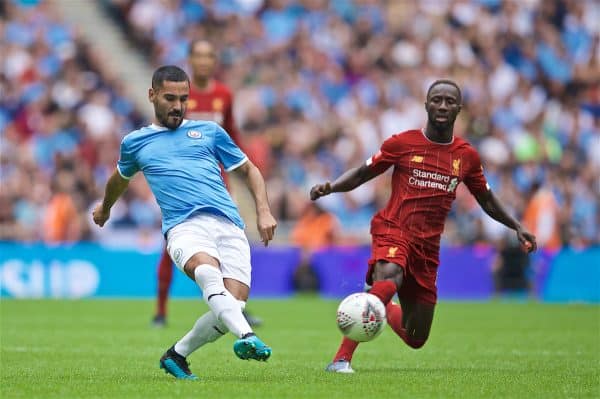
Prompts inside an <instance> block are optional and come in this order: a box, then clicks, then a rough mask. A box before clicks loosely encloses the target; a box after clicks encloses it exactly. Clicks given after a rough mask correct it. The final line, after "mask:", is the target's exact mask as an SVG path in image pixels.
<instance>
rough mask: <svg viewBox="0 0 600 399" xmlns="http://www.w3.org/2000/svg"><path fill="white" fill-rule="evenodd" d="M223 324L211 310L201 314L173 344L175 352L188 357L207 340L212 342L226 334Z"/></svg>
mask: <svg viewBox="0 0 600 399" xmlns="http://www.w3.org/2000/svg"><path fill="white" fill-rule="evenodd" d="M227 331H228V330H227V327H226V326H225V324H223V323H222V322H220V321H219V320H217V317H216V316H215V314H214V313H213V312H212V311H208V312H206V313H204V314H203V315H202V317H200V318H199V319H198V320H196V323H195V324H194V327H192V329H191V330H190V331H189V332H188V333H187V334H185V335H184V336H183V338H181V339H180V340H179V341H177V343H176V344H175V352H177V353H179V354H180V355H181V356H183V357H188V356H189V355H190V354H191V353H192V352H194V351H195V350H196V349H198V348H200V347H201V346H202V345H205V344H207V343H209V342H214V341H216V340H217V339H219V338H221V337H222V336H223V335H225V334H227Z"/></svg>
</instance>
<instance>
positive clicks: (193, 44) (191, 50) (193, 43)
mask: <svg viewBox="0 0 600 399" xmlns="http://www.w3.org/2000/svg"><path fill="white" fill-rule="evenodd" d="M198 43H206V44H208V45H210V47H212V48H213V51H214V49H215V46H214V44H212V42H210V41H208V40H206V39H203V38H201V37H197V38H195V39H193V40H192V41H191V42H190V45H189V47H188V56H190V55H192V54H193V53H194V47H196V45H197V44H198Z"/></svg>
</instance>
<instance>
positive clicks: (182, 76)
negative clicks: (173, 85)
mask: <svg viewBox="0 0 600 399" xmlns="http://www.w3.org/2000/svg"><path fill="white" fill-rule="evenodd" d="M164 81H169V82H188V83H189V82H190V78H189V77H188V75H187V73H185V71H184V70H183V69H181V68H179V67H178V66H175V65H163V66H161V67H160V68H158V69H157V70H156V71H154V74H152V88H153V89H157V88H159V87H162V84H163V82H164Z"/></svg>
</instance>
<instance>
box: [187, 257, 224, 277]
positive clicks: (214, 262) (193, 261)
mask: <svg viewBox="0 0 600 399" xmlns="http://www.w3.org/2000/svg"><path fill="white" fill-rule="evenodd" d="M200 265H210V266H214V267H216V268H217V269H218V268H219V265H220V264H219V260H218V259H216V258H213V257H212V256H210V255H209V254H207V253H206V252H198V253H195V254H194V255H192V257H191V258H190V259H188V261H187V262H185V265H184V266H183V270H184V271H185V274H187V275H188V277H189V278H191V279H192V280H195V276H194V271H195V270H196V267H198V266H200Z"/></svg>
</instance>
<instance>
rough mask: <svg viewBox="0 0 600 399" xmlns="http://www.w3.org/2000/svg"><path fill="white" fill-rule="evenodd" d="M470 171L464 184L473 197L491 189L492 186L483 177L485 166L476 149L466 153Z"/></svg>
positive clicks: (470, 149)
mask: <svg viewBox="0 0 600 399" xmlns="http://www.w3.org/2000/svg"><path fill="white" fill-rule="evenodd" d="M466 156H467V162H468V165H469V169H468V171H467V173H466V175H465V178H464V183H465V185H466V186H467V188H468V189H469V191H470V192H471V194H473V195H475V196H476V195H478V194H481V193H484V192H486V191H488V190H489V189H490V186H489V185H488V183H487V180H486V179H485V176H484V175H483V166H482V165H481V158H480V157H479V153H477V151H476V150H475V149H474V148H472V147H471V148H469V151H468V152H467V153H466Z"/></svg>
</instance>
